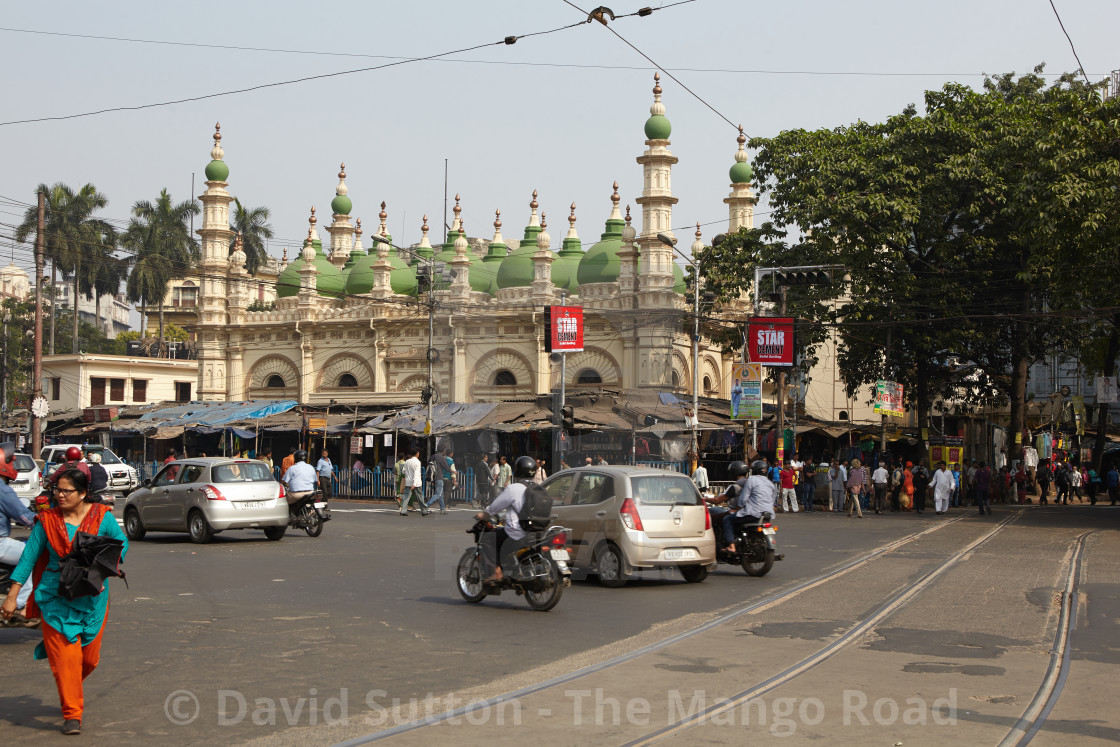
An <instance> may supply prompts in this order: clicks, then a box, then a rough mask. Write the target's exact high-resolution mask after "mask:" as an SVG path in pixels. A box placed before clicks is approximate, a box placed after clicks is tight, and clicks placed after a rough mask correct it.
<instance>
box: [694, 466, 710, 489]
mask: <svg viewBox="0 0 1120 747" xmlns="http://www.w3.org/2000/svg"><path fill="white" fill-rule="evenodd" d="M692 481H693V482H694V483H696V487H697V488H698V489H699V490H700V492H701V493H703V492H704V491H706V490H707V489H708V468H707V467H705V466H704V465H703V464H701V463H700V462H697V463H696V471H695V472H693V473H692Z"/></svg>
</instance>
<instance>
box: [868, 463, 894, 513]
mask: <svg viewBox="0 0 1120 747" xmlns="http://www.w3.org/2000/svg"><path fill="white" fill-rule="evenodd" d="M890 479H891V475H890V473H889V472H887V464H886V462H879V468H878V469H877V470H875V471H874V472H872V473H871V486H872V488H873V489H874V491H875V496H874V497H875V513H877V514H881V513H883V512H884V511H886V510H887V483H888V482H890Z"/></svg>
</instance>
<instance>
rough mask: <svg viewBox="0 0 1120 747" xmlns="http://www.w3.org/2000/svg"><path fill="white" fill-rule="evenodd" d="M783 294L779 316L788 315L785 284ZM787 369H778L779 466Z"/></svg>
mask: <svg viewBox="0 0 1120 747" xmlns="http://www.w3.org/2000/svg"><path fill="white" fill-rule="evenodd" d="M778 291H779V293H780V294H781V305H780V306H779V309H778V316H785V315H786V287H785V286H784V285H783V286H781V287H780V288H779V289H778ZM785 409H786V370H785V368H779V369H778V439H777V441H775V446H774V456H775V461H777V463H778V466H779V467H782V466H784V465H785V448H786V419H785Z"/></svg>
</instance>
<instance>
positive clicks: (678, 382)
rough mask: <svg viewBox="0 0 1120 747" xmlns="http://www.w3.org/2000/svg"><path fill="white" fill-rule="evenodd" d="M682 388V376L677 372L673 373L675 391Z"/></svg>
mask: <svg viewBox="0 0 1120 747" xmlns="http://www.w3.org/2000/svg"><path fill="white" fill-rule="evenodd" d="M680 388H681V375H680V374H679V373H677V372H676V371H674V372H673V391H676V390H678V389H680Z"/></svg>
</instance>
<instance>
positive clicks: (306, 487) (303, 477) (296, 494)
mask: <svg viewBox="0 0 1120 747" xmlns="http://www.w3.org/2000/svg"><path fill="white" fill-rule="evenodd" d="M294 458H295V460H296V461H295V463H294V464H292V466H291V467H288V471H287V472H285V473H284V476H283V477H282V478H280V479H281V480H283V481H284V484H285V485H287V486H288V490H287V499H288V508H289V510H291V507H292V505H293V504H295V503H296V502H297V501H299V499H300V498H303V497H304V496H306V495H308V494H310V493H311V492H312V491H313V490H315V486H316V482H317V481H316V477H317V475H316V473H315V468H314V467H312V466H311V465H310V464H308V463H307V452H306V451H304V450H303V449H300V450H299V451H297V452H296V453H295V455H294Z"/></svg>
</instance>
